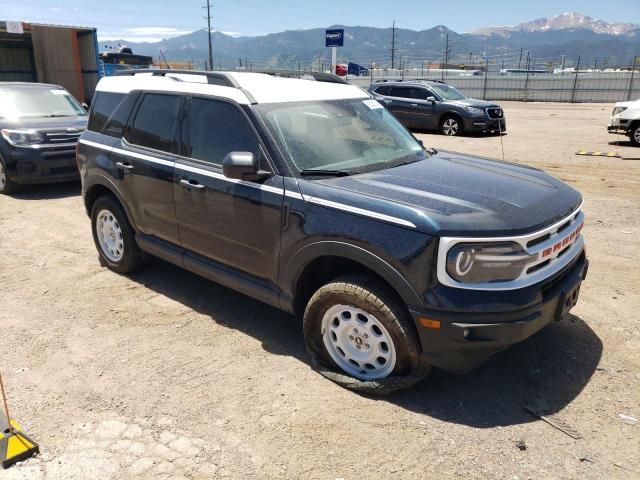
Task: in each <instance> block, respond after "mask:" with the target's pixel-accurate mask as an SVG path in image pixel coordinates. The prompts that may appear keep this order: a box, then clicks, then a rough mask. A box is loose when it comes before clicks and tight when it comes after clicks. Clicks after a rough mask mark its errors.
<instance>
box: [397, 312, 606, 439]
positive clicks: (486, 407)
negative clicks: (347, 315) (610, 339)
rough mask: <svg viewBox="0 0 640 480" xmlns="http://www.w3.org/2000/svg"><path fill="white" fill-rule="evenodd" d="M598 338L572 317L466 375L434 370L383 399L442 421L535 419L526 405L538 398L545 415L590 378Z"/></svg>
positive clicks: (482, 423)
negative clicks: (423, 378)
mask: <svg viewBox="0 0 640 480" xmlns="http://www.w3.org/2000/svg"><path fill="white" fill-rule="evenodd" d="M601 357H602V342H601V341H600V339H599V338H598V336H597V335H596V334H595V332H594V331H593V330H592V329H591V328H590V327H589V326H588V325H587V324H586V323H585V322H584V321H583V320H582V319H581V318H580V317H577V316H574V315H570V316H569V318H568V319H566V320H564V321H561V322H553V323H551V324H550V325H548V326H547V327H546V328H544V329H542V330H541V331H540V332H538V333H537V334H536V335H534V336H532V337H530V338H529V339H527V340H525V341H524V342H522V343H520V344H517V345H514V346H512V347H510V348H508V349H506V350H504V351H503V352H500V353H498V354H497V355H495V356H494V357H492V358H491V359H490V360H489V361H488V362H487V363H486V364H485V365H483V366H482V367H480V368H479V369H477V370H475V371H474V372H472V373H470V374H467V375H451V374H446V373H443V372H439V371H437V372H434V373H433V374H432V375H431V376H430V377H429V378H428V379H426V380H425V381H423V382H421V383H420V384H419V385H417V386H416V387H415V388H414V389H412V390H410V391H405V392H398V393H396V394H394V395H392V396H391V397H387V398H386V399H384V400H385V401H388V402H391V403H393V404H396V405H398V406H401V407H403V408H406V409H407V410H411V411H414V412H417V413H423V414H425V415H428V416H430V417H434V418H439V419H441V420H443V421H446V422H451V423H459V424H463V425H468V426H472V427H476V428H490V427H495V426H507V425H514V424H521V423H527V422H531V421H534V420H536V417H534V416H533V415H532V414H531V413H529V412H527V411H525V409H524V406H525V405H526V404H527V403H528V402H530V401H532V400H536V399H543V400H544V401H545V402H546V403H547V404H548V412H547V413H548V414H553V413H556V412H559V411H561V410H562V409H563V408H564V407H566V406H567V405H568V404H569V403H571V401H573V399H574V398H576V397H577V396H578V395H579V394H580V392H581V391H582V389H583V388H584V387H585V386H586V385H587V383H588V382H589V379H590V378H591V377H592V375H593V374H594V372H595V371H596V368H597V366H598V363H599V362H600V358H601Z"/></svg>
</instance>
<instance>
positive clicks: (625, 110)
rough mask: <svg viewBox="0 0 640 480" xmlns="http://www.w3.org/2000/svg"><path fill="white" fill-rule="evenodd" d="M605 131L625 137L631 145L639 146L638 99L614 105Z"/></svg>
mask: <svg viewBox="0 0 640 480" xmlns="http://www.w3.org/2000/svg"><path fill="white" fill-rule="evenodd" d="M607 131H608V132H609V133H613V134H622V135H626V136H628V137H629V140H631V143H633V144H634V145H635V146H640V99H639V100H635V101H632V102H618V103H616V104H615V105H614V106H613V112H611V118H610V119H609V125H607Z"/></svg>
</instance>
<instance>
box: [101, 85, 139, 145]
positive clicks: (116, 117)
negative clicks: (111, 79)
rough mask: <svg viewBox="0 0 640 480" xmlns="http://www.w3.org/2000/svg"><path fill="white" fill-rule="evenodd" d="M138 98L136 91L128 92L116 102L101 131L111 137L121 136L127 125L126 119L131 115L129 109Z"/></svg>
mask: <svg viewBox="0 0 640 480" xmlns="http://www.w3.org/2000/svg"><path fill="white" fill-rule="evenodd" d="M137 100H138V94H137V93H130V94H128V95H127V96H126V97H124V99H123V100H122V101H121V102H120V103H119V104H118V106H117V107H116V109H115V111H114V112H113V113H112V114H111V117H109V120H107V124H106V125H105V127H104V128H103V129H102V133H103V134H105V135H110V136H112V137H118V138H119V137H121V136H122V133H123V131H124V127H126V125H127V120H129V116H130V115H131V110H133V107H134V106H135V104H136V101H137Z"/></svg>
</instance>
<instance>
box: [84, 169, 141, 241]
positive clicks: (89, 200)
mask: <svg viewBox="0 0 640 480" xmlns="http://www.w3.org/2000/svg"><path fill="white" fill-rule="evenodd" d="M104 195H113V196H114V197H115V198H116V200H117V201H118V203H120V206H121V207H122V209H123V210H124V213H125V215H126V216H127V220H129V223H130V224H131V226H132V227H133V228H134V230H135V229H136V227H135V223H134V221H133V217H132V216H131V212H130V211H129V207H128V206H127V203H126V202H125V201H124V198H123V197H122V195H121V194H120V192H119V191H118V189H117V188H116V187H115V186H114V185H113V184H111V183H110V182H109V181H107V180H102V179H98V180H97V181H95V182H94V183H92V184H91V185H89V186H87V187H86V192H85V194H84V206H85V209H86V211H87V215H89V216H91V210H92V209H93V205H94V203H96V200H97V199H98V198H100V197H102V196H104Z"/></svg>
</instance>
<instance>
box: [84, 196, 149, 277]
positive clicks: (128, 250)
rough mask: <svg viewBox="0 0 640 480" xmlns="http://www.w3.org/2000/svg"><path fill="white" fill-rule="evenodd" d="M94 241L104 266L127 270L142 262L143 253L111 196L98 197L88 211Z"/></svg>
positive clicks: (118, 205) (135, 267)
mask: <svg viewBox="0 0 640 480" xmlns="http://www.w3.org/2000/svg"><path fill="white" fill-rule="evenodd" d="M91 226H92V231H93V240H94V242H95V244H96V248H97V249H98V253H99V254H100V259H101V261H102V263H103V264H104V265H106V266H107V267H109V268H110V269H111V270H114V271H116V272H118V273H129V272H133V271H134V270H136V269H137V268H138V267H139V266H140V264H141V263H142V252H141V251H140V248H139V247H138V244H137V243H136V239H135V232H134V230H133V228H132V227H131V224H130V223H129V220H128V219H127V216H126V214H125V213H124V210H123V209H122V207H121V206H120V204H119V203H118V201H117V200H116V198H115V197H114V196H113V195H104V196H102V197H100V198H98V199H97V200H96V201H95V203H94V204H93V208H92V210H91Z"/></svg>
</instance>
